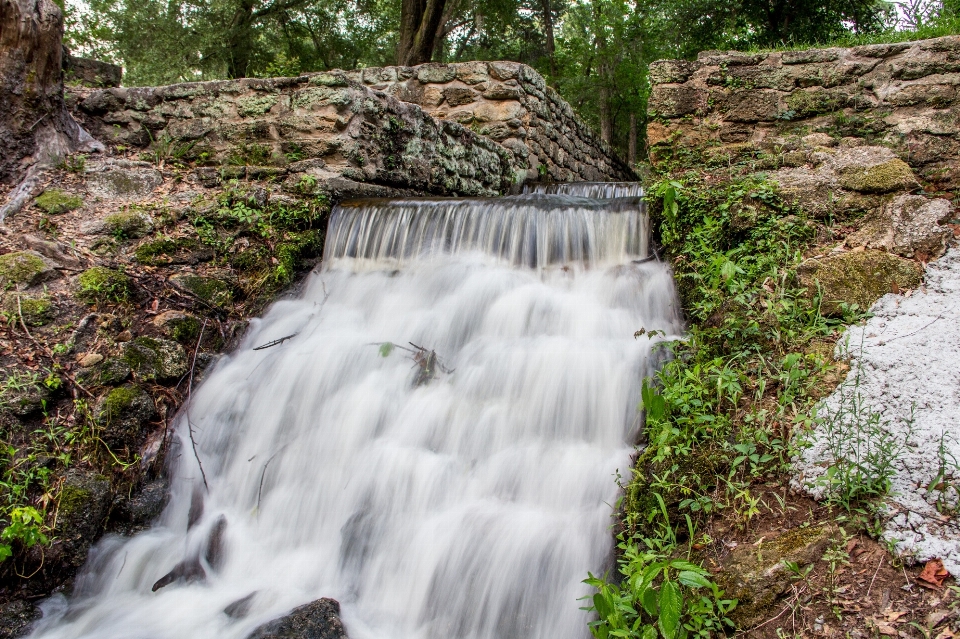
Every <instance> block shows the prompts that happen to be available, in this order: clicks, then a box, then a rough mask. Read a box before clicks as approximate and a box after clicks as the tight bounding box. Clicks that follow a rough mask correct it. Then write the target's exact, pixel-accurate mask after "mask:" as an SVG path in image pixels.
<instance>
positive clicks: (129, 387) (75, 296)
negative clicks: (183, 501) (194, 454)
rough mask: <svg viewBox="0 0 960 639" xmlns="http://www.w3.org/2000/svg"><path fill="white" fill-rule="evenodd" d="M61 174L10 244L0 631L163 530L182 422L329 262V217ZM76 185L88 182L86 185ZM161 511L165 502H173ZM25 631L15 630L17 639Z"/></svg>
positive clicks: (186, 172) (222, 184) (110, 162)
mask: <svg viewBox="0 0 960 639" xmlns="http://www.w3.org/2000/svg"><path fill="white" fill-rule="evenodd" d="M121 151H122V150H115V152H116V153H117V154H118V155H121V157H113V158H110V159H107V160H101V162H104V163H105V164H106V166H108V167H112V166H119V167H120V168H119V169H117V170H122V171H124V172H125V173H126V175H127V178H128V179H127V181H126V182H124V187H125V188H126V187H127V186H129V185H130V184H131V183H136V184H139V183H140V182H139V181H138V180H140V179H141V178H143V180H144V182H143V183H144V184H146V185H147V186H149V188H147V187H144V188H145V189H146V191H147V193H148V194H147V195H146V196H141V197H138V198H137V200H136V201H130V200H129V199H125V198H124V197H121V195H122V194H120V193H119V192H118V193H115V194H111V192H109V191H105V190H104V189H105V187H104V185H103V183H102V180H100V181H96V180H94V179H93V178H94V177H96V176H97V175H99V174H96V173H89V172H85V169H84V167H87V168H89V165H90V163H91V160H86V161H81V160H80V159H76V160H75V161H71V162H69V163H65V165H64V166H63V167H61V168H60V169H58V170H55V171H51V172H50V173H49V174H48V183H47V184H46V187H45V189H44V190H43V192H42V194H41V195H40V196H38V197H37V198H36V200H35V201H34V202H33V204H32V205H31V206H29V207H27V208H26V209H25V210H23V211H21V212H20V213H19V214H17V215H16V216H14V217H12V218H9V219H7V220H6V221H5V228H4V229H3V233H2V234H0V286H2V291H0V294H2V300H0V314H2V319H3V322H2V323H0V366H2V368H3V371H2V372H0V444H2V445H0V531H4V530H7V531H8V533H7V534H5V535H4V536H3V538H2V540H0V627H3V628H6V627H10V628H11V629H17V628H21V627H22V626H23V624H24V623H26V622H28V621H29V620H30V619H32V618H33V617H35V616H36V615H37V614H38V612H37V611H36V609H34V608H33V606H32V604H30V603H28V602H29V601H32V600H34V599H36V598H38V597H41V596H44V595H46V594H49V593H51V592H52V591H54V590H55V589H57V588H67V589H69V587H70V583H71V581H72V579H73V576H74V574H75V572H76V570H77V569H78V568H79V567H80V566H81V565H82V564H83V562H84V561H85V560H86V556H87V552H88V550H89V548H90V546H91V544H93V543H95V542H96V540H97V539H98V538H99V537H100V536H101V535H102V534H104V533H105V532H117V533H130V532H135V531H137V530H141V529H143V528H144V527H146V526H148V525H149V524H150V523H151V521H152V520H153V519H155V518H156V517H157V516H158V515H159V513H160V509H161V508H162V505H163V499H162V496H163V495H164V493H165V482H166V479H165V478H164V473H163V468H164V458H165V455H166V454H167V452H168V449H169V447H170V446H171V444H172V438H171V429H170V426H171V424H172V420H173V417H174V415H175V414H176V412H177V410H178V408H179V407H180V405H181V404H182V403H183V401H185V399H186V397H187V394H188V393H189V389H188V384H189V380H190V379H191V378H193V379H194V380H197V379H200V378H201V377H202V375H203V374H204V372H205V371H206V370H207V369H208V368H209V367H210V366H211V365H213V363H214V362H215V361H216V358H217V354H218V353H219V352H221V351H222V350H224V349H225V348H228V347H229V346H230V345H231V344H232V343H234V342H235V341H236V339H237V338H238V336H239V335H241V334H242V331H243V328H244V326H245V323H246V321H247V320H248V318H250V317H255V316H257V315H259V314H260V313H261V312H262V310H263V309H264V307H265V306H266V305H267V304H269V303H270V302H271V301H273V300H274V299H275V298H276V297H277V296H278V295H279V294H280V293H281V292H282V291H284V290H287V289H289V288H290V286H291V285H293V284H294V283H295V281H296V279H297V278H298V277H300V276H302V275H303V274H305V273H306V272H308V271H309V270H310V269H311V268H312V267H313V265H314V264H316V262H317V261H318V259H319V257H320V254H321V251H322V247H323V236H324V231H325V228H326V221H327V216H328V214H329V211H330V202H329V200H328V196H327V193H326V192H324V191H323V190H320V189H318V190H316V192H310V193H303V192H301V191H300V190H299V189H294V191H293V192H292V193H290V192H288V191H286V190H284V189H283V188H282V185H281V183H280V182H279V181H278V180H272V179H269V178H267V179H257V180H244V179H224V180H216V181H215V182H214V183H211V184H210V186H204V185H203V184H201V183H198V182H196V181H194V180H192V179H191V178H192V173H191V172H192V171H193V170H194V169H195V167H194V166H193V165H191V164H190V163H188V162H170V163H166V164H165V165H164V166H162V167H161V166H158V165H156V164H148V163H145V162H143V161H137V160H131V159H125V158H123V157H122V153H121ZM71 167H73V169H75V170H71ZM158 496H159V497H158ZM12 631H13V630H11V632H12Z"/></svg>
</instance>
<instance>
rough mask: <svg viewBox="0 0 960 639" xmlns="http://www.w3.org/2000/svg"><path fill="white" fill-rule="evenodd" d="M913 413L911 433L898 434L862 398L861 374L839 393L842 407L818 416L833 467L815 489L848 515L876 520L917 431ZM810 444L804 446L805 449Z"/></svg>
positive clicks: (908, 424) (822, 411)
mask: <svg viewBox="0 0 960 639" xmlns="http://www.w3.org/2000/svg"><path fill="white" fill-rule="evenodd" d="M913 421H914V418H913V410H912V409H911V416H910V417H909V418H908V419H907V421H906V425H905V426H906V427H905V428H893V427H891V424H890V422H889V421H888V420H884V419H883V418H882V417H881V415H880V413H879V412H877V411H875V410H873V409H872V408H871V407H870V406H868V405H867V404H866V402H865V400H864V398H863V394H862V393H861V392H860V373H859V370H858V371H857V373H856V374H855V375H854V377H853V380H851V381H849V382H847V383H844V384H842V385H841V386H840V388H839V389H838V390H837V401H836V403H835V404H833V405H829V406H824V407H821V409H820V410H819V412H817V413H816V414H815V416H814V419H813V423H814V424H815V427H816V431H817V432H819V433H822V435H820V436H821V437H822V438H823V443H824V444H825V448H826V453H827V455H828V459H827V462H828V464H829V466H828V467H827V469H826V471H825V472H824V473H823V474H822V475H820V476H819V477H817V478H815V479H814V480H813V481H812V482H811V483H812V486H813V487H814V488H819V489H821V490H822V492H823V493H824V496H825V498H826V499H827V501H828V502H829V503H831V504H833V505H835V506H838V507H840V508H842V509H843V510H845V511H846V512H847V513H856V514H859V515H870V514H872V513H873V511H874V510H875V508H876V506H877V502H878V501H879V500H880V499H882V498H883V497H885V496H886V494H887V492H888V491H889V490H890V483H891V480H892V478H893V475H894V473H895V472H896V462H897V460H898V459H899V457H900V454H901V453H902V452H903V450H904V449H905V448H906V445H907V440H908V438H909V436H910V433H911V431H912V425H913ZM804 444H808V442H803V443H802V444H801V445H804Z"/></svg>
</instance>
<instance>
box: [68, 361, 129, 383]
mask: <svg viewBox="0 0 960 639" xmlns="http://www.w3.org/2000/svg"><path fill="white" fill-rule="evenodd" d="M130 373H131V369H130V365H129V364H127V363H126V362H124V361H123V360H121V359H117V358H115V357H110V358H107V359H105V360H103V361H101V362H99V363H97V364H95V365H93V366H89V367H86V368H83V369H81V370H80V371H78V372H77V376H76V377H77V381H78V382H80V383H81V384H83V385H84V386H116V385H118V384H122V383H124V382H125V381H127V380H128V379H130Z"/></svg>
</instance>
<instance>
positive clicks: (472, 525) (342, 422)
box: [33, 185, 681, 639]
mask: <svg viewBox="0 0 960 639" xmlns="http://www.w3.org/2000/svg"><path fill="white" fill-rule="evenodd" d="M605 188H607V187H601V186H597V185H586V186H584V187H582V190H581V191H579V192H578V191H576V190H573V191H570V190H568V191H567V192H561V193H557V194H547V193H532V194H527V195H520V196H515V197H507V198H499V199H483V200H427V199H417V200H382V201H377V200H370V201H361V202H355V203H350V204H344V205H343V206H340V207H338V208H337V209H336V210H335V211H334V212H333V213H332V215H331V218H330V223H329V229H328V233H327V245H326V250H325V258H324V262H323V265H322V267H320V268H318V269H317V270H316V271H314V272H313V273H312V274H311V275H310V276H309V278H308V279H307V281H306V282H305V284H304V286H303V288H302V291H301V292H300V293H299V296H298V297H296V298H295V299H283V300H280V301H278V302H276V303H275V304H274V305H273V306H272V307H271V308H270V309H269V310H268V312H267V313H266V314H265V315H264V317H263V318H261V319H256V320H253V321H251V323H250V327H249V330H248V331H247V334H246V335H245V337H244V340H243V342H242V344H241V345H240V346H239V348H238V349H237V350H236V351H235V352H233V353H231V354H230V355H228V356H225V357H224V358H223V359H222V360H221V361H220V362H219V363H218V365H217V366H216V368H215V370H213V371H212V372H211V373H210V374H208V376H207V378H206V380H205V381H204V382H203V383H202V385H201V386H200V387H199V388H197V389H196V390H195V392H194V393H193V399H192V401H191V402H190V404H189V407H188V408H187V409H185V410H183V411H182V412H181V414H180V415H179V417H178V419H177V422H176V438H177V442H176V444H177V445H176V446H175V447H174V448H173V449H172V450H171V453H170V454H169V455H168V457H169V459H168V465H169V466H168V474H169V477H170V481H171V488H170V491H171V494H170V501H169V504H168V506H167V508H166V509H165V511H164V513H163V515H162V517H161V518H160V520H159V521H157V522H156V523H155V525H154V526H153V528H152V529H150V530H149V531H147V532H144V533H141V534H139V535H136V536H135V537H133V538H130V539H123V538H119V537H108V538H106V539H104V540H103V541H101V542H100V543H99V544H98V545H97V546H96V547H95V548H94V550H93V551H92V552H91V556H90V559H89V561H88V563H87V565H86V566H85V568H84V569H83V571H82V573H81V574H80V575H79V577H78V578H77V582H76V587H75V590H74V592H73V593H72V595H71V596H70V597H69V598H66V597H63V596H55V597H54V598H52V599H50V600H48V601H47V602H45V603H44V604H43V609H44V613H45V614H44V618H43V619H42V620H41V621H40V622H39V624H38V625H37V627H36V629H35V631H34V634H33V637H37V638H43V639H54V638H57V639H79V638H88V639H214V638H222V639H244V638H245V637H247V635H249V633H250V632H251V631H252V630H253V629H254V628H256V627H257V626H258V625H260V624H262V623H264V622H266V621H268V620H270V619H273V618H276V617H279V616H281V615H283V614H284V613H286V612H287V611H289V610H291V609H292V608H294V607H296V606H299V605H302V604H304V603H308V602H310V601H313V600H315V599H318V598H320V597H332V598H335V599H337V600H339V601H340V602H341V605H342V614H343V620H344V624H345V625H346V627H347V630H348V632H349V634H350V636H351V637H352V639H441V638H442V639H513V638H516V639H520V638H523V639H583V638H585V637H589V632H588V630H587V627H586V624H587V622H588V616H587V614H586V613H585V612H583V611H581V610H580V606H582V605H583V602H582V601H578V599H579V598H581V597H584V596H585V595H588V594H590V591H589V589H588V588H587V587H586V586H584V585H583V584H582V583H581V580H582V579H584V578H585V577H586V576H587V572H588V571H592V572H594V573H597V572H602V571H603V570H604V569H605V568H609V564H610V556H611V550H612V536H611V532H610V527H611V525H612V523H613V519H612V517H611V515H612V514H613V505H614V503H615V501H616V499H617V497H618V491H619V488H618V485H617V482H616V475H617V473H618V472H619V473H621V474H623V475H625V476H626V475H627V474H628V473H629V467H630V464H631V453H632V452H633V450H634V448H633V446H634V444H635V443H636V440H637V438H638V434H639V432H638V431H639V427H640V422H639V413H638V412H637V403H638V401H639V388H640V383H641V380H642V379H643V377H644V376H647V375H650V374H652V373H653V371H654V370H655V366H656V362H657V358H658V353H659V351H658V350H657V349H656V348H655V347H656V344H657V342H658V341H659V340H660V339H662V338H659V337H654V338H653V339H651V338H650V335H649V332H650V331H653V330H660V331H664V332H665V333H666V335H667V336H668V337H670V336H675V335H677V334H678V333H679V332H680V330H681V324H680V321H679V316H678V312H677V301H676V297H675V292H674V286H673V282H672V278H671V274H670V272H669V270H668V269H667V268H666V267H665V266H664V265H663V264H661V263H659V262H658V261H656V260H652V259H646V258H648V246H647V242H648V239H647V235H648V233H647V218H646V213H645V211H644V210H643V208H642V205H641V204H640V202H639V200H637V199H636V198H631V197H623V196H625V195H626V196H630V195H636V190H635V187H633V186H630V187H629V188H628V187H623V186H622V185H620V186H616V187H611V188H609V189H607V190H604V189H605ZM617 189H621V190H617ZM624 189H626V190H624ZM630 189H634V190H633V191H631V190H630ZM598 194H599V195H604V194H606V195H611V194H612V196H613V198H614V199H609V200H601V199H596V198H593V197H585V196H591V195H598ZM641 328H644V329H646V331H647V334H645V335H642V336H640V337H638V338H635V337H634V333H635V332H636V331H639V330H640V329H641ZM291 335H292V336H293V337H292V338H290V339H288V340H286V341H283V342H282V343H278V344H276V345H274V346H271V347H269V348H261V349H259V350H257V349H256V347H258V346H261V345H264V344H269V343H271V342H274V341H276V340H278V339H279V338H283V337H286V336H291ZM191 426H192V431H193V439H194V440H195V445H196V456H195V455H194V453H193V442H191V440H190V434H189V433H190V430H189V429H190V427H191ZM197 457H199V459H200V460H201V461H202V468H203V473H202V474H201V469H200V467H199V466H198V463H197ZM204 478H205V481H204ZM205 484H206V487H205ZM178 566H179V567H180V568H177V567H178ZM171 571H173V576H179V579H173V578H172V577H167V578H166V579H164V577H165V576H167V575H171ZM158 581H160V582H161V583H162V581H172V583H169V585H166V586H165V587H162V588H158V589H157V590H155V591H154V590H152V589H153V588H154V587H155V585H157V584H158ZM241 601H242V602H243V604H242V605H237V602H241ZM225 611H227V612H225ZM238 611H239V612H238Z"/></svg>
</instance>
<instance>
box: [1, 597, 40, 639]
mask: <svg viewBox="0 0 960 639" xmlns="http://www.w3.org/2000/svg"><path fill="white" fill-rule="evenodd" d="M39 618H40V610H39V609H37V608H36V607H34V606H32V605H31V604H30V603H28V602H26V601H23V600H22V599H14V600H13V601H10V602H8V603H6V604H3V605H0V639H16V638H17V637H25V636H26V635H27V634H28V631H29V627H30V624H31V623H33V622H34V621H36V620H37V619H39Z"/></svg>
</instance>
